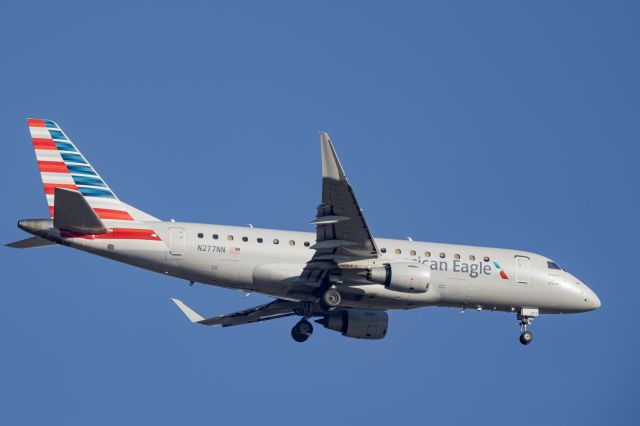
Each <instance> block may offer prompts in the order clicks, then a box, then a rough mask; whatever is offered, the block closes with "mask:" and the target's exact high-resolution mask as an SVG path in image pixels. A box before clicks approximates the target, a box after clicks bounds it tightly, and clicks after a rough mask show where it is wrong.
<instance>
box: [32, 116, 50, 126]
mask: <svg viewBox="0 0 640 426" xmlns="http://www.w3.org/2000/svg"><path fill="white" fill-rule="evenodd" d="M27 123H28V125H29V127H47V126H46V125H45V124H44V120H41V119H39V118H29V119H28V120H27Z"/></svg>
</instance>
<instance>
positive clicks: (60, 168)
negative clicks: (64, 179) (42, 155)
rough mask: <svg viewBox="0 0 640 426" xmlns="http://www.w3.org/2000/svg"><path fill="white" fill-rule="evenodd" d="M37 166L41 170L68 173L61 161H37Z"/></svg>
mask: <svg viewBox="0 0 640 426" xmlns="http://www.w3.org/2000/svg"><path fill="white" fill-rule="evenodd" d="M38 168H39V169H40V171H41V172H53V173H69V170H68V169H67V165H66V164H64V163H63V162H62V161H38Z"/></svg>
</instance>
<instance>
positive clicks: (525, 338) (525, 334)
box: [518, 314, 533, 345]
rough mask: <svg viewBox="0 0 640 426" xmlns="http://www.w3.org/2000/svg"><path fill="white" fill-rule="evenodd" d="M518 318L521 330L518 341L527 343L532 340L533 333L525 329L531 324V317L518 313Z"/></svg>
mask: <svg viewBox="0 0 640 426" xmlns="http://www.w3.org/2000/svg"><path fill="white" fill-rule="evenodd" d="M518 320H520V331H521V332H522V334H521V335H520V343H522V344H523V345H528V344H529V343H531V342H533V333H531V332H530V331H527V326H529V325H531V323H532V322H533V317H528V316H524V315H520V314H518Z"/></svg>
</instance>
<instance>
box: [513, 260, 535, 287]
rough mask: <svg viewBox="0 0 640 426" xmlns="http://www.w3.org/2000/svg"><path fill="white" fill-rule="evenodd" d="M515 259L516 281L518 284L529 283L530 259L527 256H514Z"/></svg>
mask: <svg viewBox="0 0 640 426" xmlns="http://www.w3.org/2000/svg"><path fill="white" fill-rule="evenodd" d="M515 260H516V282H517V283H518V284H529V281H530V280H531V260H530V259H529V258H528V257H527V256H515Z"/></svg>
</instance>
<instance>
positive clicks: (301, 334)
mask: <svg viewBox="0 0 640 426" xmlns="http://www.w3.org/2000/svg"><path fill="white" fill-rule="evenodd" d="M312 333H313V326H312V325H311V323H310V322H309V321H307V320H306V319H303V320H300V321H298V322H297V323H296V325H294V326H293V328H292V329H291V337H293V340H295V341H296V342H300V343H302V342H304V341H306V340H307V339H308V338H309V336H311V334H312Z"/></svg>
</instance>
